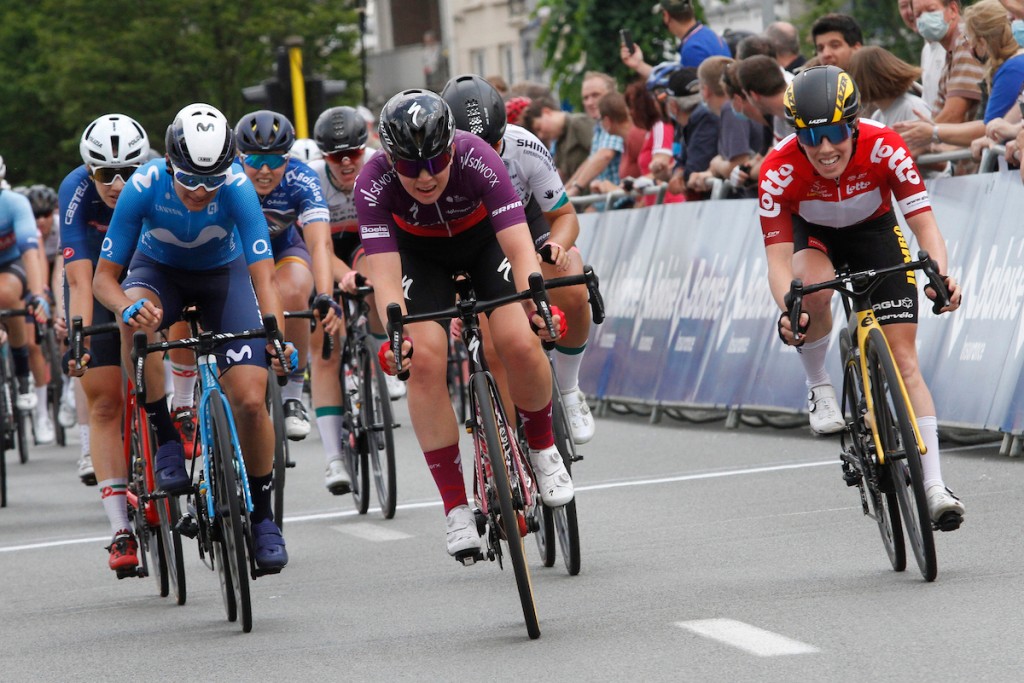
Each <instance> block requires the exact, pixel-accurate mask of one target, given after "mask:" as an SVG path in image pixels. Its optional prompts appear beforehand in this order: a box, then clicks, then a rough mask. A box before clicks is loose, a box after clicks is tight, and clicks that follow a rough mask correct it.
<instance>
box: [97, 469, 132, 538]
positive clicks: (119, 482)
mask: <svg viewBox="0 0 1024 683" xmlns="http://www.w3.org/2000/svg"><path fill="white" fill-rule="evenodd" d="M99 490H100V498H101V499H102V501H103V511H104V512H106V513H107V519H108V520H109V521H110V530H111V531H113V532H114V533H115V534H116V533H117V532H118V531H121V530H122V529H131V525H130V524H129V523H128V501H127V491H128V479H104V480H103V481H101V482H99Z"/></svg>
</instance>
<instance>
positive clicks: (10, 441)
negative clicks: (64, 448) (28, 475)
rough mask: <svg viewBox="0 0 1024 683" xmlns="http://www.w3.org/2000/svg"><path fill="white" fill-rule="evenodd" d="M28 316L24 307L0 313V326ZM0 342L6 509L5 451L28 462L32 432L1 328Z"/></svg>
mask: <svg viewBox="0 0 1024 683" xmlns="http://www.w3.org/2000/svg"><path fill="white" fill-rule="evenodd" d="M28 315H29V313H28V311H27V310H26V309H24V308H17V309H14V308H8V309H3V310H0V326H2V324H3V322H4V321H5V320H7V319H8V318H19V317H26V316H28ZM30 320H32V319H31V318H30ZM33 324H34V320H33ZM37 330H38V328H37ZM0 340H2V341H0V507H7V451H9V450H14V449H15V448H17V449H18V460H19V461H20V462H21V464H23V465H24V464H25V463H27V462H28V434H29V431H30V430H31V429H32V427H31V424H30V420H31V419H32V417H31V415H30V414H29V411H24V410H21V409H20V408H18V404H17V397H18V396H17V386H18V383H17V378H16V377H15V375H14V359H13V358H12V357H11V346H10V344H9V343H8V340H7V332H6V330H4V329H0Z"/></svg>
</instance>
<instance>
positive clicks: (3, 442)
mask: <svg viewBox="0 0 1024 683" xmlns="http://www.w3.org/2000/svg"><path fill="white" fill-rule="evenodd" d="M6 353H7V351H6V349H2V350H0V354H3V355H6ZM6 366H7V362H6V359H3V358H0V507H7V451H8V450H10V449H11V448H12V447H13V445H14V440H13V439H12V438H11V430H12V428H13V426H14V422H13V419H14V418H13V413H12V412H11V411H12V409H13V407H14V404H13V403H12V402H11V385H10V382H8V381H7V378H8V377H10V375H9V374H8V373H7V370H6Z"/></svg>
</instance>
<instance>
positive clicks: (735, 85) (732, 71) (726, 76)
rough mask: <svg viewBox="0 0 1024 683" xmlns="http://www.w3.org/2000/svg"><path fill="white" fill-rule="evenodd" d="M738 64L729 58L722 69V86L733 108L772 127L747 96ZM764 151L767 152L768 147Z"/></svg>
mask: <svg viewBox="0 0 1024 683" xmlns="http://www.w3.org/2000/svg"><path fill="white" fill-rule="evenodd" d="M738 66H739V63H738V62H736V61H735V60H729V63H728V64H726V65H725V68H724V69H723V70H722V87H723V88H724V92H725V94H726V96H727V97H728V98H729V102H730V104H731V105H732V110H733V111H734V112H736V113H738V114H740V115H741V116H744V117H746V118H748V119H750V120H751V121H753V122H754V123H756V124H758V125H760V126H763V127H765V128H768V127H770V126H771V122H770V121H769V120H768V119H767V118H765V116H764V114H762V113H761V110H760V109H758V108H757V107H755V106H754V105H753V104H752V103H751V102H750V100H749V99H748V97H747V91H746V90H744V89H743V86H742V85H740V78H739V75H738V73H739V68H738ZM769 140H770V137H769ZM762 151H765V152H767V148H765V149H764V150H762Z"/></svg>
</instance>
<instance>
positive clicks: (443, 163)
mask: <svg viewBox="0 0 1024 683" xmlns="http://www.w3.org/2000/svg"><path fill="white" fill-rule="evenodd" d="M450 163H452V148H451V147H449V148H448V149H446V150H445V151H443V152H441V153H440V154H438V155H437V156H436V157H431V158H429V159H416V160H411V159H398V158H394V157H392V159H391V165H392V166H394V167H395V170H396V171H398V174H399V175H404V176H405V177H406V178H419V176H420V171H426V172H427V173H429V174H430V175H437V174H438V173H440V172H441V171H443V170H444V169H446V168H448V164H450Z"/></svg>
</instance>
